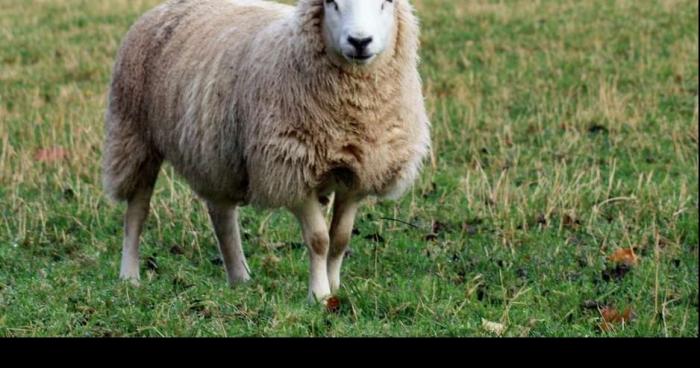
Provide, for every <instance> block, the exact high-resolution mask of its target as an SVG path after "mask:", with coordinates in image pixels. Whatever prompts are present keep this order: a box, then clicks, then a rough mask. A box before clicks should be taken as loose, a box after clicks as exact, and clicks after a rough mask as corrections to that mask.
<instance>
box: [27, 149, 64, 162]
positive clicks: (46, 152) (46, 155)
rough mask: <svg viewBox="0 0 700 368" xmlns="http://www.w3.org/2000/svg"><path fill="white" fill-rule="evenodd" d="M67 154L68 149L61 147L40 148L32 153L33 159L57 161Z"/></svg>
mask: <svg viewBox="0 0 700 368" xmlns="http://www.w3.org/2000/svg"><path fill="white" fill-rule="evenodd" d="M67 156H68V151H66V150H65V149H63V148H61V147H52V148H41V149H38V150H37V151H36V152H35V153H34V159H35V160H37V161H39V162H53V161H59V160H62V159H64V158H66V157H67Z"/></svg>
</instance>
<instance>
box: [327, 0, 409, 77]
mask: <svg viewBox="0 0 700 368" xmlns="http://www.w3.org/2000/svg"><path fill="white" fill-rule="evenodd" d="M395 1H399V0H324V17H323V36H324V41H325V42H326V46H327V47H328V48H329V49H331V50H332V51H334V52H336V53H338V54H339V55H341V56H342V57H343V58H344V59H345V60H347V61H348V62H350V63H354V64H369V63H371V62H372V61H373V60H374V59H375V58H376V57H377V56H378V55H379V54H381V53H382V52H383V51H384V50H385V49H386V48H387V46H388V44H389V42H390V39H391V35H392V34H394V27H395V26H396V17H395V14H394V12H395V6H394V2H395Z"/></svg>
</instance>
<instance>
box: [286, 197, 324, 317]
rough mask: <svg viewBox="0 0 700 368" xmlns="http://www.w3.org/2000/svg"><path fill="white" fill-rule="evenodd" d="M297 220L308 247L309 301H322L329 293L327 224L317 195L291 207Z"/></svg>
mask: <svg viewBox="0 0 700 368" xmlns="http://www.w3.org/2000/svg"><path fill="white" fill-rule="evenodd" d="M291 210H292V212H293V213H294V215H295V216H296V217H297V219H298V220H299V224H300V225H301V230H302V234H303V236H304V241H305V242H306V245H307V246H308V248H309V263H310V269H311V275H310V278H309V296H308V299H309V302H311V303H313V302H317V301H322V300H324V299H325V298H326V297H328V296H329V295H330V294H331V289H330V285H329V284H328V273H327V268H326V259H327V257H328V243H329V238H328V226H327V225H326V220H325V219H324V217H323V209H322V207H321V204H320V203H319V201H318V196H316V195H312V196H310V197H309V198H308V199H307V200H306V201H305V202H304V203H302V204H301V205H300V206H298V207H296V208H293V209H291Z"/></svg>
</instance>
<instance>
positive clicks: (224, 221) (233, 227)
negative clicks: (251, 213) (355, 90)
mask: <svg viewBox="0 0 700 368" xmlns="http://www.w3.org/2000/svg"><path fill="white" fill-rule="evenodd" d="M208 209H209V217H210V218H211V222H212V224H213V225H214V232H215V233H216V237H217V239H218V241H219V251H220V252H221V256H222V258H223V259H224V268H225V269H226V274H227V276H228V282H229V284H230V285H231V286H233V285H237V284H240V283H243V282H246V281H248V280H250V275H249V273H248V270H249V269H248V263H247V262H246V259H245V254H244V253H243V246H242V245H241V234H240V229H239V226H238V208H237V207H236V206H218V205H215V204H213V203H208Z"/></svg>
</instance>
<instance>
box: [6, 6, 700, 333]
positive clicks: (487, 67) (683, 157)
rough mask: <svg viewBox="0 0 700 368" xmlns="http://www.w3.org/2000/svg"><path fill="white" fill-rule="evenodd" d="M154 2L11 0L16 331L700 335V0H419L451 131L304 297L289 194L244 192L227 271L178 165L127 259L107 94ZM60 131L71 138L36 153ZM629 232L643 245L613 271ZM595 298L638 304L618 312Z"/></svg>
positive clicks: (431, 74) (438, 107)
mask: <svg viewBox="0 0 700 368" xmlns="http://www.w3.org/2000/svg"><path fill="white" fill-rule="evenodd" d="M288 2H289V1H288ZM156 3H157V1H156V0H142V1H127V0H113V1H105V2H98V1H87V0H54V1H40V0H32V1H26V0H0V9H2V11H0V336H47V335H54V336H55V335H58V336H66V335H71V336H143V335H145V336H163V335H164V336H212V335H215V336H240V335H246V336H250V335H253V336H288V335H291V336H493V334H492V333H491V332H489V331H487V330H486V329H484V328H483V327H482V319H486V320H489V321H494V322H499V323H503V324H504V325H505V326H506V328H507V329H506V331H505V333H504V335H506V336H697V335H698V4H697V2H695V1H691V0H678V1H673V0H665V1H662V0H658V1H650V0H645V1H635V0H618V1H604V0H591V1H575V0H551V1H538V2H534V1H529V0H508V1H486V0H415V1H414V3H415V4H416V6H417V8H418V11H419V15H420V17H421V20H422V27H423V33H422V44H423V48H422V50H421V55H422V60H423V63H422V65H421V74H422V76H423V80H424V87H425V94H426V98H427V104H428V109H429V111H430V114H431V120H432V123H433V144H434V152H433V155H432V157H431V160H429V162H427V164H426V167H425V170H424V172H423V173H422V176H421V178H420V180H419V181H418V182H417V183H416V185H415V187H414V188H413V190H412V191H411V192H410V193H408V194H407V195H406V196H405V197H404V198H403V199H402V200H400V201H398V202H385V203H377V202H369V203H367V204H366V205H365V206H364V207H363V209H362V210H361V212H360V213H359V215H358V219H357V223H356V228H357V232H358V234H357V235H355V237H354V238H353V240H352V245H351V247H352V255H351V256H350V257H349V258H348V260H347V261H346V263H345V266H344V268H343V281H344V286H343V288H342V289H341V292H340V298H341V301H342V304H341V308H340V311H339V312H338V313H329V312H326V311H325V310H323V309H322V308H321V307H319V306H309V305H307V304H306V301H305V297H306V288H307V275H308V273H307V272H308V261H307V255H306V249H305V248H304V246H303V245H301V244H300V241H301V236H300V232H299V229H298V226H297V224H296V223H295V222H294V220H293V218H292V217H291V216H290V215H289V214H287V213H285V212H283V211H276V212H261V211H256V210H253V209H250V208H246V209H244V210H243V211H242V215H241V216H242V227H243V229H244V248H245V250H246V253H247V255H248V259H249V263H250V266H251V268H252V272H253V281H252V282H250V284H248V285H246V286H244V287H239V288H235V289H230V288H229V287H228V286H227V285H226V278H225V275H224V270H223V267H222V266H221V265H220V264H217V262H215V261H212V260H216V258H217V256H218V251H217V249H216V243H215V240H214V235H213V232H212V229H211V226H210V224H209V221H208V218H207V216H206V212H205V210H204V208H203V205H202V203H200V202H199V201H198V200H197V199H196V198H195V197H194V196H193V194H192V193H191V191H190V190H189V189H188V187H187V185H186V184H185V183H184V182H183V181H181V180H180V179H178V178H177V177H176V176H174V174H173V171H172V169H171V168H170V167H166V168H165V169H164V170H163V172H162V175H161V177H160V179H159V182H158V185H157V188H156V193H155V196H154V199H153V211H152V215H151V217H150V218H149V221H148V223H147V226H146V229H145V231H144V234H143V237H142V247H141V249H142V259H143V262H142V277H143V282H142V286H141V287H139V288H133V287H130V286H128V285H126V284H124V283H121V282H119V281H118V280H117V276H118V265H119V257H120V247H121V236H122V230H121V216H122V213H123V211H124V207H125V206H124V205H123V204H115V203H111V202H110V201H108V200H107V198H106V197H105V196H104V194H103V192H102V190H101V187H100V180H99V176H100V170H99V160H100V153H101V144H102V131H103V130H102V129H103V128H102V124H103V120H102V117H103V113H104V108H105V99H106V97H105V93H106V90H107V85H108V82H109V76H110V69H111V66H112V62H113V59H114V56H115V53H116V50H117V47H118V46H119V42H120V40H121V37H123V35H124V34H125V32H126V31H127V29H128V27H129V26H130V24H132V22H133V21H134V20H135V19H136V18H137V17H138V16H139V15H140V14H142V13H143V12H144V11H145V10H146V9H148V8H150V7H151V6H153V5H154V4H156ZM51 147H62V148H63V149H65V150H67V157H66V158H65V159H64V160H60V161H53V162H40V161H37V160H36V159H35V154H36V151H37V150H38V149H41V148H51ZM386 218H389V219H391V218H393V219H399V220H402V221H405V222H410V223H412V224H414V225H415V226H417V227H412V226H408V225H406V224H404V223H401V222H397V221H392V220H386ZM432 228H435V230H437V234H436V235H435V236H430V237H428V238H427V239H426V235H428V234H429V233H430V232H431V229H432ZM627 247H634V249H635V250H636V253H637V255H638V256H639V259H640V260H639V264H638V265H636V266H634V267H632V269H631V271H630V272H628V273H626V274H624V276H622V277H620V278H612V279H610V278H607V281H606V280H605V279H606V278H604V277H603V274H604V273H606V272H608V271H606V270H609V269H610V268H612V267H613V266H612V265H611V264H610V261H608V259H607V257H608V256H609V255H611V254H612V253H613V252H614V251H615V250H616V249H618V248H627ZM146 259H150V261H149V262H146ZM149 265H150V266H149ZM586 301H595V302H598V303H600V305H609V306H613V307H615V308H617V309H619V310H622V309H624V308H627V307H631V308H632V309H633V311H634V314H635V318H634V319H633V320H632V321H629V322H627V323H625V324H615V325H614V327H613V328H612V329H610V330H608V331H601V329H600V327H599V324H600V323H601V313H600V312H599V311H598V310H596V309H595V308H585V307H584V306H583V305H584V304H586V303H585V302H586Z"/></svg>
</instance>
